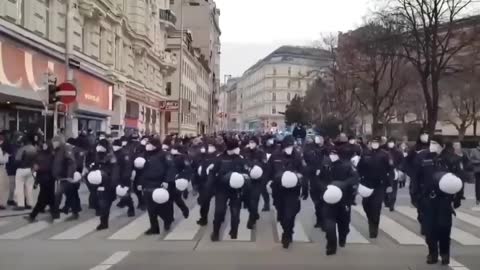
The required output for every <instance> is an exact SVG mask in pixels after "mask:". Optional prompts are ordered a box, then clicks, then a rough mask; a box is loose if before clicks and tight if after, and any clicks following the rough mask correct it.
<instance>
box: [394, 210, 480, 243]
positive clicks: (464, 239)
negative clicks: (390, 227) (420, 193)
mask: <svg viewBox="0 0 480 270" xmlns="http://www.w3.org/2000/svg"><path fill="white" fill-rule="evenodd" d="M396 210H397V212H399V213H400V214H402V215H405V216H407V217H408V218H410V219H412V220H417V210H415V209H414V208H412V207H409V206H399V207H397V208H396ZM451 238H452V239H453V240H455V241H457V242H458V243H460V244H462V245H465V246H477V245H480V238H478V237H476V236H475V235H473V234H471V233H469V232H466V231H463V230H460V229H458V228H456V227H454V226H452V234H451Z"/></svg>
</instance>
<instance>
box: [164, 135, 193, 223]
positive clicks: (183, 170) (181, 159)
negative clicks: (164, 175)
mask: <svg viewBox="0 0 480 270" xmlns="http://www.w3.org/2000/svg"><path fill="white" fill-rule="evenodd" d="M170 154H171V155H172V159H173V164H174V165H175V170H176V172H177V175H176V177H175V185H171V186H169V192H170V196H172V197H173V201H174V202H175V204H176V205H177V206H178V208H180V210H181V211H182V214H183V217H185V218H188V216H189V213H190V210H189V209H188V207H187V205H186V204H185V201H184V200H183V198H182V193H183V192H184V191H185V190H187V187H188V184H187V185H185V183H188V182H190V179H192V177H193V170H192V166H191V162H190V160H189V159H188V156H187V153H186V149H185V147H184V146H183V145H180V144H179V143H176V144H174V145H172V147H171V149H170Z"/></svg>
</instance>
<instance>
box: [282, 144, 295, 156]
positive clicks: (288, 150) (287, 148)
mask: <svg viewBox="0 0 480 270" xmlns="http://www.w3.org/2000/svg"><path fill="white" fill-rule="evenodd" d="M283 151H285V154H287V155H291V154H292V152H293V146H289V147H286V148H285V149H284V150H283Z"/></svg>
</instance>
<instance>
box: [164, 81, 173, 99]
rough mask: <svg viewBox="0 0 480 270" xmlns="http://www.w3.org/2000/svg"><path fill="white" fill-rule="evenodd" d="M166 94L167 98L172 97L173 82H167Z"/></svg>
mask: <svg viewBox="0 0 480 270" xmlns="http://www.w3.org/2000/svg"><path fill="white" fill-rule="evenodd" d="M165 92H166V93H167V96H171V95H172V83H171V82H167V87H166V88H165Z"/></svg>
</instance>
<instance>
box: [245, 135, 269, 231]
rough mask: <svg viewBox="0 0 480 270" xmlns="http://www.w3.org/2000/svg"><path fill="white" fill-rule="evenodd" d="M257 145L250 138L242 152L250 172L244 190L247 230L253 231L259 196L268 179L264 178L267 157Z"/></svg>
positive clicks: (254, 138)
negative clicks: (247, 213) (248, 180)
mask: <svg viewBox="0 0 480 270" xmlns="http://www.w3.org/2000/svg"><path fill="white" fill-rule="evenodd" d="M259 143H260V142H259V139H258V138H257V137H251V138H250V140H249V142H248V144H247V145H246V147H245V149H244V151H243V157H244V158H245V162H246V164H247V167H248V170H249V171H250V178H251V181H250V182H249V185H248V188H246V189H245V195H246V196H245V198H246V201H247V207H248V211H249V218H248V222H247V228H248V229H250V230H251V229H253V227H254V226H255V223H256V222H257V220H258V219H259V218H260V215H259V214H258V202H259V200H260V194H261V193H262V191H264V190H265V189H266V185H267V180H268V178H266V177H265V176H266V174H264V171H265V168H266V163H267V156H266V154H265V152H263V151H262V150H261V149H260V148H259Z"/></svg>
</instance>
